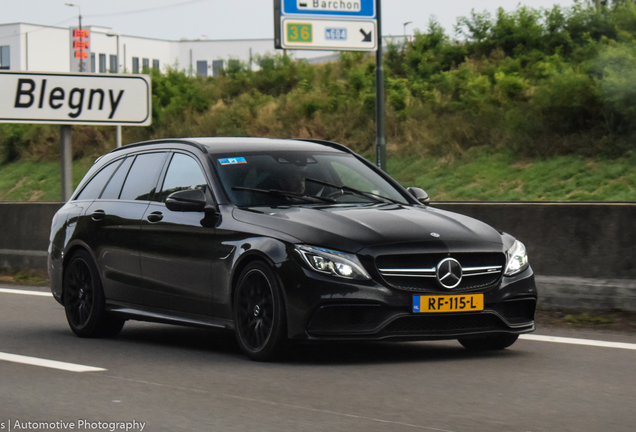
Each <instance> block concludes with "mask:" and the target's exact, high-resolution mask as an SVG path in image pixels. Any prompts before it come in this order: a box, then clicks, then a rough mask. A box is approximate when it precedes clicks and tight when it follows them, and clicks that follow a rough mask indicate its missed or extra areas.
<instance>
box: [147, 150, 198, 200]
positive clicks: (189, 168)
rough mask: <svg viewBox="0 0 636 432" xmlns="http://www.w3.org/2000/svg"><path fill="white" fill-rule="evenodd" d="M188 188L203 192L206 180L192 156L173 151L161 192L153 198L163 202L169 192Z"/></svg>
mask: <svg viewBox="0 0 636 432" xmlns="http://www.w3.org/2000/svg"><path fill="white" fill-rule="evenodd" d="M188 189H201V190H202V191H203V192H205V191H207V189H208V182H207V181H206V179H205V175H204V174H203V171H201V167H200V166H199V164H198V163H197V161H196V160H194V158H192V157H190V156H186V155H184V154H181V153H175V154H174V156H173V157H172V160H171V161H170V166H169V167H168V171H167V172H166V178H165V179H164V181H163V187H162V188H161V193H160V194H159V196H157V197H155V200H156V201H161V202H164V201H165V200H166V198H167V197H168V195H170V194H171V193H173V192H177V191H181V190H188Z"/></svg>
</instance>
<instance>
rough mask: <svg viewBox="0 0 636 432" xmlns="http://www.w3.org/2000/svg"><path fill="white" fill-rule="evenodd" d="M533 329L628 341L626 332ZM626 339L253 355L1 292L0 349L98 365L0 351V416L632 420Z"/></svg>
mask: <svg viewBox="0 0 636 432" xmlns="http://www.w3.org/2000/svg"><path fill="white" fill-rule="evenodd" d="M4 288H7V287H4ZM536 334H540V335H551V336H567V337H572V338H585V339H594V340H601V341H613V342H625V343H629V344H636V335H634V334H623V333H602V332H597V331H591V330H579V331H571V330H569V329H558V328H539V329H538V331H537V332H536ZM624 348H625V347H623V348H610V347H598V346H586V345H572V344H562V343H550V342H541V341H534V340H519V341H518V342H517V343H516V344H515V345H514V346H513V347H511V348H510V349H508V350H505V351H500V352H494V353H473V352H469V351H467V350H465V349H463V348H462V347H461V346H460V345H459V344H458V343H457V342H455V341H447V342H427V343H399V344H392V343H380V344H377V343H376V344H371V343H365V344H346V345H339V344H321V345H300V346H294V347H293V348H292V350H291V352H290V354H289V356H288V358H287V359H286V360H285V361H284V362H282V363H273V364H262V363H254V362H251V361H249V360H247V359H246V358H245V357H243V355H242V354H241V353H240V352H239V349H238V346H237V345H236V343H235V342H234V337H233V335H232V334H230V333H225V332H218V331H207V330H199V329H190V328H181V327H173V326H166V325H158V324H157V325H156V324H147V323H136V322H128V323H127V324H126V327H124V330H123V332H122V333H121V336H120V337H119V338H117V339H112V340H86V339H79V338H77V337H75V336H74V335H73V334H72V333H71V331H70V329H69V328H68V326H67V324H66V320H65V317H64V311H63V309H62V307H61V306H59V305H58V304H57V303H56V302H55V301H54V300H53V298H52V297H48V296H31V295H21V294H14V293H8V292H1V291H0V355H4V356H5V357H6V354H16V355H21V356H30V357H35V358H38V359H46V360H56V361H61V362H68V363H72V364H79V365H87V366H93V367H98V368H104V369H106V370H102V371H95V372H79V373H78V372H70V371H66V370H59V369H52V368H49V367H43V366H37V365H29V364H21V363H15V362H13V361H0V428H2V429H1V430H2V431H3V432H4V431H6V430H8V426H11V430H12V431H13V430H16V431H17V430H64V423H62V421H64V422H67V427H70V426H68V424H71V425H73V426H74V427H75V430H114V429H112V427H114V426H118V425H108V424H106V425H105V426H106V428H103V426H104V425H102V428H101V429H99V427H100V425H98V424H97V423H96V422H100V421H101V422H132V421H133V420H135V421H137V422H139V423H144V424H145V425H144V429H143V430H144V431H179V430H186V431H259V432H260V431H312V432H313V431H365V432H367V431H392V432H393V431H395V432H401V431H417V430H424V431H612V432H614V431H630V432H633V431H634V430H636V367H635V366H636V350H634V349H624ZM628 348H629V347H628ZM634 348H636V346H634ZM16 421H17V422H19V424H18V426H22V427H21V428H16ZM29 421H30V422H48V423H52V422H59V423H57V424H56V425H53V427H48V428H42V427H40V426H42V425H37V424H36V425H35V426H34V425H33V424H32V425H28V423H27V422H29ZM80 421H87V422H88V423H89V427H86V425H85V423H81V422H80ZM91 423H92V425H91ZM36 426H37V428H36ZM49 426H50V425H49ZM78 426H81V427H80V428H79V429H78ZM135 427H136V428H135V429H131V430H140V426H135ZM116 430H122V429H116Z"/></svg>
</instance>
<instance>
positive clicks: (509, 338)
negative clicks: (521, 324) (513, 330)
mask: <svg viewBox="0 0 636 432" xmlns="http://www.w3.org/2000/svg"><path fill="white" fill-rule="evenodd" d="M518 338H519V335H516V334H494V335H486V336H475V337H466V338H459V339H458V341H459V343H460V344H462V345H463V346H464V348H467V349H469V350H475V351H488V350H502V349H505V348H508V347H509V346H510V345H512V344H513V343H515V342H516V341H517V339H518Z"/></svg>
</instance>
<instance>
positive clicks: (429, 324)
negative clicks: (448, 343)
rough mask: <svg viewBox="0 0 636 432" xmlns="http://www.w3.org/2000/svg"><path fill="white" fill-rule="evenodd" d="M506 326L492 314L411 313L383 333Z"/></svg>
mask: <svg viewBox="0 0 636 432" xmlns="http://www.w3.org/2000/svg"><path fill="white" fill-rule="evenodd" d="M507 328H508V327H507V326H506V325H505V324H504V323H503V322H502V321H501V320H500V319H499V318H497V316H495V315H494V314H483V313H479V314H466V315H413V316H405V317H401V318H398V319H396V320H395V321H393V322H391V323H390V324H389V325H387V326H386V327H385V328H384V330H382V333H383V334H387V335H389V334H390V335H401V334H416V333H435V334H443V333H455V332H457V333H461V332H466V331H475V332H478V331H479V332H481V331H488V330H506V329H507Z"/></svg>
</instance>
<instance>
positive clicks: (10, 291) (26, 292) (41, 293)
mask: <svg viewBox="0 0 636 432" xmlns="http://www.w3.org/2000/svg"><path fill="white" fill-rule="evenodd" d="M0 293H6V294H24V295H34V296H42V297H53V294H51V293H50V292H45V291H30V290H20V289H9V288H0Z"/></svg>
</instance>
